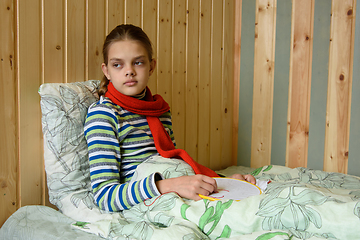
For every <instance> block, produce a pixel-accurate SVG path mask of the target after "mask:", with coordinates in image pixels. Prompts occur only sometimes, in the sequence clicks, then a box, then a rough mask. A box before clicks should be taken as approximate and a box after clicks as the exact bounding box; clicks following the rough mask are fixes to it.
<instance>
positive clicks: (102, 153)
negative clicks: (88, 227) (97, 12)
mask: <svg viewBox="0 0 360 240" xmlns="http://www.w3.org/2000/svg"><path fill="white" fill-rule="evenodd" d="M159 119H160V121H161V122H162V124H163V125H164V127H165V129H166V131H167V132H168V133H169V135H170V137H171V139H172V140H173V142H174V143H175V141H174V135H173V132H172V123H171V114H170V112H167V113H165V114H163V115H162V116H161V117H160V118H159ZM84 133H85V138H86V141H87V144H88V149H89V163H90V179H91V186H92V189H93V193H94V198H95V201H96V203H97V204H98V206H99V207H100V208H101V209H103V210H106V211H120V210H124V209H129V208H130V207H132V206H133V205H135V204H138V203H140V202H142V201H144V200H145V199H148V198H152V197H154V196H158V195H160V193H159V191H158V189H157V187H156V184H155V182H156V181H157V180H161V179H163V177H162V175H161V174H160V173H153V174H151V175H150V176H147V177H146V178H144V179H141V180H139V181H130V180H131V177H132V176H133V174H134V171H135V169H136V167H137V166H138V165H139V164H140V163H142V162H143V161H145V160H146V159H148V158H149V157H150V156H153V155H156V154H158V153H157V151H156V148H155V145H154V141H153V137H152V134H151V131H150V129H149V125H148V123H147V120H146V117H145V116H142V115H138V114H135V113H132V112H129V111H127V110H125V109H123V108H122V107H120V106H118V105H116V104H115V103H113V102H112V101H111V100H109V99H108V98H103V97H101V99H100V100H99V101H98V102H96V103H94V104H92V105H91V106H90V107H89V109H88V114H87V117H86V120H85V126H84Z"/></svg>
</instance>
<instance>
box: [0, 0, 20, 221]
mask: <svg viewBox="0 0 360 240" xmlns="http://www.w3.org/2000/svg"><path fill="white" fill-rule="evenodd" d="M0 14H1V17H0V19H1V20H0V29H1V35H0V42H1V46H0V57H1V62H0V76H1V79H3V80H2V81H1V82H0V86H1V89H2V91H1V94H0V96H1V97H0V106H1V107H0V132H1V135H2V137H1V140H0V212H1V214H0V227H1V226H2V225H3V224H4V222H5V221H6V219H7V218H8V217H9V216H10V215H11V214H12V213H13V212H14V211H16V209H17V207H18V206H19V204H20V202H19V200H20V199H19V192H18V191H19V189H18V186H19V182H18V177H19V175H18V173H19V165H18V161H17V159H18V147H19V142H18V141H17V139H16V136H17V132H18V129H17V124H18V121H17V111H16V105H17V104H18V101H17V92H16V90H17V81H16V70H17V69H16V68H15V66H16V64H15V61H17V58H16V55H15V49H16V35H15V32H14V28H15V14H16V9H15V4H14V3H13V1H10V0H7V1H1V3H0Z"/></svg>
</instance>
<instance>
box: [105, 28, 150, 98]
mask: <svg viewBox="0 0 360 240" xmlns="http://www.w3.org/2000/svg"><path fill="white" fill-rule="evenodd" d="M124 40H134V41H138V42H139V43H140V44H142V45H143V47H144V48H145V49H146V51H147V53H148V57H149V61H151V60H152V55H153V50H152V45H151V41H150V39H149V37H148V36H147V35H146V33H145V32H144V31H143V30H142V29H141V28H140V27H137V26H134V25H132V24H121V25H119V26H117V27H116V28H114V29H113V30H112V31H111V32H110V33H109V34H108V35H107V36H106V38H105V42H104V45H103V57H104V63H105V65H106V66H107V65H108V53H109V48H110V46H111V45H112V44H113V43H114V42H118V41H124ZM108 84H109V79H107V77H106V76H105V75H104V77H103V79H102V80H101V82H100V87H99V91H98V92H99V95H100V96H101V95H105V93H106V91H107V86H108Z"/></svg>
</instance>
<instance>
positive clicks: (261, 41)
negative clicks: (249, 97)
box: [251, 0, 276, 167]
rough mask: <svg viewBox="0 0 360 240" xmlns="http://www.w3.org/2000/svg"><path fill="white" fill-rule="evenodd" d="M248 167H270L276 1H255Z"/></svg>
mask: <svg viewBox="0 0 360 240" xmlns="http://www.w3.org/2000/svg"><path fill="white" fill-rule="evenodd" d="M255 21H256V22H255V57H254V96H253V115H252V116H253V121H252V132H253V135H252V140H251V166H252V167H260V166H264V165H268V164H270V157H271V133H272V131H271V130H272V128H271V127H272V111H273V106H272V103H273V91H274V60H275V28H276V0H274V1H267V0H265V1H263V0H258V1H256V19H255Z"/></svg>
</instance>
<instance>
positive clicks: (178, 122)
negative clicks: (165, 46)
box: [171, 0, 186, 149]
mask: <svg viewBox="0 0 360 240" xmlns="http://www.w3.org/2000/svg"><path fill="white" fill-rule="evenodd" d="M172 7H173V11H172V12H173V34H172V39H173V43H172V51H171V52H172V65H173V69H172V82H173V87H172V91H173V94H172V109H176V111H172V122H173V125H174V126H175V127H176V129H181V130H180V131H176V136H175V137H176V144H177V147H178V148H182V149H183V148H184V145H185V131H184V129H185V115H186V106H185V104H184V102H185V93H186V91H185V80H186V78H185V74H186V65H185V58H186V52H185V50H186V49H185V48H186V39H185V38H184V36H186V1H185V0H174V1H173V6H172Z"/></svg>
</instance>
